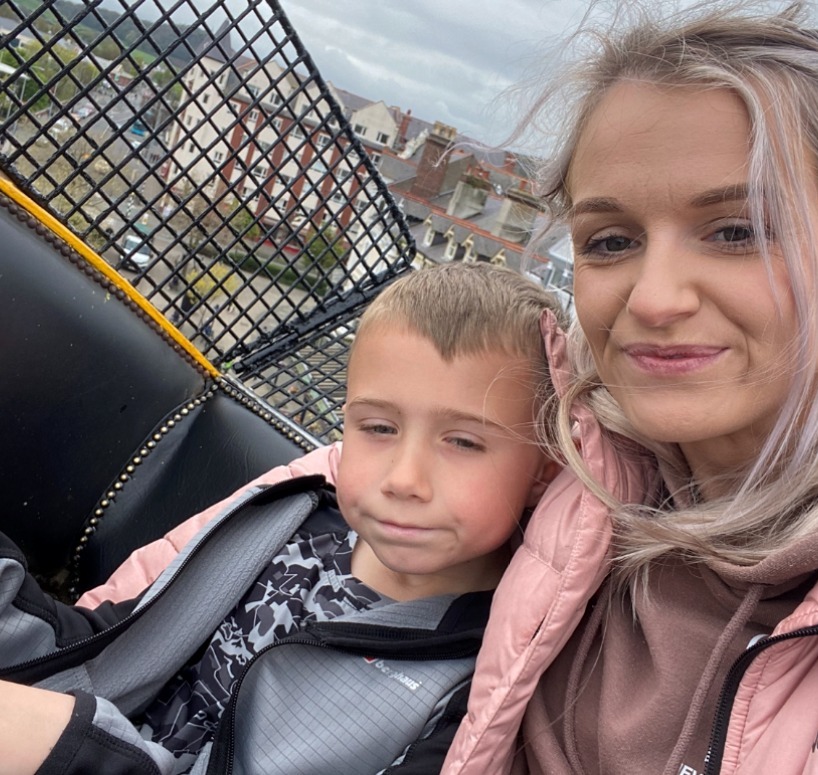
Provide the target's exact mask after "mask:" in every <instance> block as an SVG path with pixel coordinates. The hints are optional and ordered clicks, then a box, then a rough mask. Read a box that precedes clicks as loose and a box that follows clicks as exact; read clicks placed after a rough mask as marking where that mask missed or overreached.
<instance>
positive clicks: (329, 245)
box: [307, 227, 349, 272]
mask: <svg viewBox="0 0 818 775" xmlns="http://www.w3.org/2000/svg"><path fill="white" fill-rule="evenodd" d="M347 253H349V244H348V243H347V241H346V240H345V239H344V238H343V237H341V236H339V235H338V233H337V232H336V231H335V229H332V228H329V227H327V228H322V229H316V228H315V227H313V228H311V229H310V230H309V232H308V233H307V255H308V256H309V257H310V259H311V262H312V263H315V264H318V265H319V266H320V267H321V268H322V269H324V270H325V271H327V272H330V271H332V270H333V269H334V268H335V267H336V266H338V265H339V264H343V263H344V261H345V260H346V256H347Z"/></svg>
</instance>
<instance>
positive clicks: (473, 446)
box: [449, 436, 485, 452]
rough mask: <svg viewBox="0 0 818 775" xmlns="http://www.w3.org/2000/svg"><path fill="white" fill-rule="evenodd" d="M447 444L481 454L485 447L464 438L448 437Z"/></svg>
mask: <svg viewBox="0 0 818 775" xmlns="http://www.w3.org/2000/svg"><path fill="white" fill-rule="evenodd" d="M449 443H450V444H452V445H453V446H455V447H457V448H458V449H465V450H474V451H475V452H482V451H483V450H485V446H484V445H483V444H481V443H480V442H478V441H475V440H474V439H469V438H465V437H463V436H450V437H449Z"/></svg>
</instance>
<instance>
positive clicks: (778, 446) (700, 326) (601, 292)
mask: <svg viewBox="0 0 818 775" xmlns="http://www.w3.org/2000/svg"><path fill="white" fill-rule="evenodd" d="M713 6H714V4H713V3H709V4H705V5H703V6H702V7H701V8H699V9H697V10H694V11H692V12H689V13H688V14H685V18H683V19H680V18H676V19H674V20H671V22H670V23H669V24H666V25H659V24H653V23H649V22H644V21H643V22H640V23H639V24H638V25H637V26H636V27H635V28H633V29H631V30H630V31H628V32H626V33H624V34H621V35H618V34H617V35H611V34H607V35H605V36H602V37H598V38H596V41H597V42H598V48H597V50H596V52H595V53H594V54H593V56H589V54H588V52H587V51H586V52H583V54H584V57H585V60H584V62H583V63H582V64H581V65H580V66H579V67H578V68H577V69H576V70H575V71H574V72H573V76H574V78H573V81H572V85H573V86H574V87H578V90H577V91H576V92H575V95H576V98H575V101H574V103H573V108H574V112H573V113H571V119H570V120H571V127H570V129H569V131H568V132H567V133H565V134H564V142H563V144H562V146H561V148H560V152H559V154H558V156H557V158H556V161H555V163H554V165H553V167H552V168H549V169H547V170H546V173H545V175H544V182H545V188H546V191H547V195H546V199H547V201H548V202H549V203H550V205H551V206H552V207H553V208H554V210H555V211H556V212H557V214H558V215H559V216H560V217H562V218H564V219H566V220H567V222H568V224H569V226H570V229H571V233H572V240H573V246H574V254H575V301H576V313H577V318H578V323H579V328H578V329H577V331H575V332H574V337H573V345H574V347H573V349H572V355H573V361H574V364H575V369H576V372H577V375H578V376H577V377H576V378H575V379H574V381H573V383H572V384H571V386H570V387H569V389H568V390H567V392H566V393H565V394H564V396H563V399H562V403H563V414H562V416H563V428H562V433H563V438H564V440H565V443H564V444H563V446H564V454H565V456H566V458H567V459H568V461H569V463H570V464H571V467H572V468H573V469H574V471H575V473H576V474H578V476H579V479H581V480H582V481H583V482H584V485H585V487H586V488H587V489H586V491H585V493H584V494H583V493H582V490H581V488H580V487H579V486H578V484H577V482H576V480H573V481H572V479H571V475H570V474H568V473H567V472H566V474H565V476H564V483H563V486H562V487H561V488H557V483H558V482H559V481H560V480H559V479H558V480H557V482H555V483H554V485H552V487H551V488H550V489H549V491H548V493H546V495H545V498H544V500H543V502H542V503H541V505H540V507H539V509H538V512H537V513H535V515H534V518H533V520H532V525H531V527H530V528H529V529H528V531H527V534H526V539H525V545H524V547H523V549H522V550H521V551H520V552H518V553H517V555H516V556H515V558H514V560H513V563H512V566H511V568H510V569H509V571H508V572H507V575H506V576H505V577H504V580H503V582H502V583H501V586H500V588H499V589H498V591H497V594H496V597H495V601H494V605H493V609H492V622H491V624H490V629H489V631H488V632H487V635H486V640H485V642H484V647H483V651H482V652H481V657H480V660H479V662H478V676H477V678H476V680H475V684H474V688H473V690H472V695H471V697H470V700H469V708H470V712H469V715H468V719H467V721H466V722H464V724H463V725H462V726H461V728H460V730H459V732H458V735H457V737H456V738H455V742H454V745H453V747H452V749H451V750H450V753H449V757H448V759H447V765H446V767H445V768H444V772H446V773H455V772H457V773H475V774H476V773H500V772H510V771H513V772H515V773H517V772H520V773H522V772H530V773H549V775H561V774H562V773H580V772H581V773H622V772H630V773H659V772H663V773H666V774H667V775H676V774H677V773H689V774H692V773H702V772H722V773H734V772H735V773H773V772H774V773H776V774H777V775H781V774H782V773H784V774H786V773H801V772H818V752H816V751H817V749H818V743H816V735H818V703H816V702H815V696H816V690H818V665H817V664H816V660H818V637H816V635H818V530H816V528H818V502H816V491H817V490H818V454H816V453H817V452H818V449H817V448H818V417H817V416H816V415H817V414H818V403H816V400H815V398H816V387H818V309H817V308H816V299H818V248H816V245H818V240H817V239H816V232H818V177H817V176H816V166H818V34H816V33H814V32H813V31H811V30H810V29H809V28H808V27H807V22H806V14H805V12H806V10H807V9H806V8H805V7H804V5H803V4H801V3H796V4H794V5H793V6H791V7H790V8H788V9H786V10H785V11H784V12H782V13H781V14H780V15H775V16H760V15H754V14H753V13H752V9H748V8H746V7H745V8H744V9H738V10H736V9H732V10H729V11H718V10H715V11H714V10H713ZM613 28H614V29H617V28H618V25H614V26H613ZM561 96H563V97H564V93H563V94H562V95H561ZM548 105H550V103H549V102H548V101H547V100H546V98H545V97H543V98H542V100H541V101H540V102H539V103H538V105H537V111H535V113H534V114H532V116H529V117H528V118H529V120H534V119H536V116H537V112H539V113H540V115H545V113H544V111H545V109H546V107H547V106H548ZM561 108H562V109H563V110H565V103H561ZM548 115H554V114H553V113H550V114H548ZM588 409H590V410H592V411H593V413H594V414H595V416H596V418H597V419H598V420H599V421H600V423H601V424H602V425H603V426H604V428H605V429H606V430H605V431H604V432H603V435H602V437H595V436H594V429H593V424H592V423H591V422H590V418H588V417H587V414H586V413H587V411H588ZM570 413H573V417H574V418H576V419H577V420H578V423H579V424H578V426H577V429H576V433H577V434H578V435H579V436H580V438H581V441H582V445H583V455H582V457H584V458H585V461H584V462H583V460H582V459H581V457H580V455H579V454H578V453H577V452H576V451H575V450H574V444H573V440H572V439H571V434H570V427H569V417H570ZM634 440H635V441H637V442H639V443H640V444H641V445H642V446H643V447H644V448H646V449H648V450H650V451H651V453H652V454H653V456H654V457H655V461H658V470H659V472H660V475H661V476H660V480H659V481H658V482H656V483H651V481H650V477H649V476H646V477H645V479H644V481H645V486H646V491H645V493H644V494H642V496H641V497H640V500H641V501H642V502H643V503H646V504H648V505H641V506H635V505H632V502H633V499H634V495H635V490H634V487H633V481H632V480H622V479H621V478H620V481H619V482H618V484H616V483H615V480H616V479H617V475H618V474H620V473H622V472H621V471H618V470H617V469H616V466H615V465H614V464H612V462H611V458H616V459H617V460H618V461H620V462H622V461H625V460H628V459H630V460H631V461H632V464H631V467H630V469H629V471H630V474H633V472H634V471H635V470H637V468H638V459H637V457H638V456H636V455H634V454H633V450H632V448H630V449H629V448H628V445H629V444H632V442H633V441H634ZM606 451H607V455H608V457H607V458H604V457H601V454H600V453H605V452H606ZM603 474H604V478H603V476H602V475H603ZM623 481H626V483H627V484H628V487H623ZM591 492H592V493H594V494H595V495H596V496H597V500H596V501H594V500H592V499H591V498H590V497H589V494H590V493H591ZM572 494H573V498H574V500H573V502H572V500H571V498H572ZM603 504H605V505H607V506H608V507H609V508H610V514H611V516H612V517H613V520H612V521H613V526H614V532H613V537H612V539H610V540H609V535H608V533H607V532H606V531H607V527H606V526H607V521H606V519H605V515H604V512H605V508H604V505H603ZM561 514H562V515H573V517H574V520H575V521H574V522H571V521H570V520H568V519H567V518H566V516H563V517H562V518H560V515H561ZM606 550H610V554H609V555H608V557H607V558H606V559H605V561H604V563H603V565H602V568H603V570H602V572H601V573H598V572H596V571H597V569H596V568H595V567H594V563H596V562H598V561H600V560H601V559H602V558H603V556H604V554H605V551H606ZM602 575H604V576H605V577H606V578H605V579H604V580H600V578H599V576H602ZM589 598H590V599H591V601H592V604H591V605H589V606H587V607H586V606H585V602H586V601H587V600H588V599H589ZM518 729H519V730H520V733H521V734H520V735H519V736H518V735H517V732H518Z"/></svg>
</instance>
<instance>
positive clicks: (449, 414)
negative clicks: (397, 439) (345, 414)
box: [346, 396, 505, 430]
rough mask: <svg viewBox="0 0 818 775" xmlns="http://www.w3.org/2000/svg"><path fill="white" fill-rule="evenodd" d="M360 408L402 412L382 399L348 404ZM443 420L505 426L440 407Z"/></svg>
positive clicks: (482, 416)
mask: <svg viewBox="0 0 818 775" xmlns="http://www.w3.org/2000/svg"><path fill="white" fill-rule="evenodd" d="M358 406H371V407H374V408H376V409H389V410H391V411H393V412H397V413H399V414H400V412H401V410H400V407H399V406H398V405H397V404H394V403H392V402H391V401H385V400H384V399H382V398H370V397H367V396H356V397H355V398H353V399H351V400H349V401H347V402H346V407H347V409H354V408H355V407H358ZM435 414H437V415H438V416H439V417H440V418H441V419H444V420H453V421H456V422H471V423H475V424H477V425H484V426H486V427H490V428H497V429H500V430H504V429H505V426H504V425H501V424H500V423H497V422H494V421H493V420H489V419H488V417H486V416H485V415H482V414H473V413H472V412H463V411H461V410H460V409H454V408H453V407H448V406H444V407H440V408H439V409H437V410H436V411H435Z"/></svg>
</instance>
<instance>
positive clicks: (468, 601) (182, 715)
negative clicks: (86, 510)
mask: <svg viewBox="0 0 818 775" xmlns="http://www.w3.org/2000/svg"><path fill="white" fill-rule="evenodd" d="M546 309H551V310H553V311H556V312H557V313H558V314H559V310H558V308H557V305H556V302H555V301H554V300H553V298H552V297H551V296H550V295H549V294H548V293H546V292H545V291H543V290H542V289H541V288H539V287H538V286H537V285H535V284H534V283H531V282H529V281H528V280H526V279H525V278H523V277H522V276H520V275H518V274H517V273H515V272H512V271H510V270H505V269H502V268H498V267H493V266H489V265H486V264H479V265H464V264H448V265H445V266H440V267H436V268H434V269H425V270H422V271H420V272H415V273H412V274H411V275H409V276H406V277H404V278H401V279H400V280H398V281H396V282H395V283H393V284H392V285H391V286H390V287H389V288H387V289H386V290H385V291H384V292H382V293H381V294H380V295H379V296H378V298H377V299H376V300H375V301H374V302H373V303H372V304H371V305H370V307H369V308H368V310H367V311H366V312H365V314H364V315H363V317H362V319H361V321H360V324H359V327H358V332H357V336H356V339H355V342H354V345H353V347H352V351H351V354H350V360H349V365H348V383H347V399H346V404H345V417H344V440H343V445H342V447H341V453H340V462H339V464H338V467H337V471H335V470H333V469H331V477H330V478H331V479H334V480H335V484H336V486H337V501H336V496H335V493H334V492H333V491H332V488H331V487H330V488H328V487H326V486H325V485H324V484H323V480H321V479H319V478H317V477H314V476H313V477H300V478H295V479H290V480H285V481H280V482H279V484H277V485H275V486H272V487H264V488H259V487H257V486H249V487H248V488H245V489H243V490H242V491H240V493H239V494H237V495H236V496H234V497H233V498H231V499H228V502H227V506H226V508H223V509H220V513H218V514H216V515H213V514H209V515H208V517H211V516H212V517H213V518H212V519H208V521H207V523H206V525H205V526H204V527H203V528H202V530H201V531H199V533H197V535H196V536H195V537H194V538H193V539H191V540H190V541H189V542H188V543H187V544H186V546H185V547H184V549H183V551H182V552H181V553H180V554H179V556H177V557H176V558H175V559H174V560H173V563H172V564H171V565H170V566H169V567H168V568H167V569H165V571H164V572H163V573H162V574H161V576H160V577H159V578H158V580H157V581H156V582H155V583H153V584H152V585H151V586H150V587H149V588H148V589H147V590H146V591H145V592H144V593H143V594H141V595H140V596H139V597H138V598H137V599H136V600H135V601H132V602H124V603H120V604H118V605H111V604H106V605H103V606H99V607H98V608H97V609H96V610H95V611H93V612H92V611H84V610H83V609H79V608H75V609H69V608H64V607H61V606H58V605H56V604H54V603H53V602H52V601H50V600H49V599H47V598H44V597H43V596H41V595H39V594H38V591H37V590H35V589H34V587H33V582H31V580H30V579H23V574H22V572H21V569H20V568H19V565H20V563H19V556H18V555H16V554H15V551H14V548H13V547H9V546H7V543H6V544H0V558H7V559H5V560H3V559H0V573H4V572H5V571H4V570H3V569H4V568H7V570H8V568H10V572H11V576H10V577H9V578H13V579H16V581H15V582H14V583H10V584H7V585H6V591H5V597H0V606H2V607H0V666H5V669H4V670H2V671H0V675H3V676H6V677H8V678H11V679H12V680H14V681H16V682H19V683H24V684H31V683H35V682H36V683H38V685H39V686H41V687H43V688H46V689H50V690H55V691H57V692H67V691H74V692H75V693H76V701H74V700H73V699H72V698H70V697H66V696H65V695H63V694H56V693H55V691H50V692H39V691H37V690H33V689H31V688H29V687H25V686H13V685H11V684H0V750H3V751H4V754H5V752H6V751H9V752H10V753H9V756H11V757H14V756H17V757H18V758H17V759H16V760H14V761H16V765H15V764H12V765H10V766H11V769H10V770H7V771H9V772H20V773H24V772H34V771H35V770H36V771H37V773H38V775H50V774H51V773H61V774H62V775H73V774H74V773H80V772H87V771H99V772H111V773H114V772H115V773H123V774H124V773H130V772H134V773H136V772H139V773H142V772H156V773H181V772H195V773H200V772H202V773H203V772H208V773H211V772H213V773H215V772H218V773H221V772H233V771H236V772H248V773H264V774H265V775H268V774H269V773H281V774H282V775H292V774H293V773H316V775H317V774H318V773H328V772H332V773H336V774H343V773H349V775H353V773H354V775H362V774H363V773H377V772H386V771H388V772H393V773H403V774H404V775H410V774H411V773H418V774H420V773H423V775H428V773H433V772H437V771H438V770H439V767H440V765H441V764H442V761H443V757H444V756H445V751H446V748H447V746H448V743H449V741H450V740H451V737H452V735H453V734H454V730H455V728H456V726H457V723H458V722H459V720H460V718H461V717H462V714H463V711H464V709H465V698H466V694H467V691H468V684H469V680H470V675H471V672H472V669H473V664H474V655H475V653H476V650H477V647H478V645H479V641H480V637H481V634H482V629H483V627H484V625H485V621H486V619H487V617H488V605H489V602H490V598H491V590H493V589H494V587H495V586H496V584H497V582H498V581H499V579H500V576H501V574H502V572H503V569H504V567H505V565H506V562H507V560H508V557H509V539H510V538H511V537H512V535H513V534H514V533H515V531H520V530H521V529H522V526H521V520H522V518H523V515H524V512H525V511H526V509H527V508H529V507H531V506H533V505H534V504H535V503H536V501H537V500H538V498H539V496H540V495H541V493H542V491H543V490H544V488H545V486H546V485H547V483H548V482H549V481H550V479H551V478H552V477H553V476H554V474H555V473H556V468H557V467H556V465H555V464H554V463H553V462H552V461H549V460H548V459H547V458H546V457H545V456H544V454H543V453H542V451H541V449H540V447H539V446H538V444H537V427H538V422H537V420H538V413H539V411H540V409H541V408H542V401H543V398H544V393H545V392H546V391H545V390H544V388H546V386H547V385H548V379H547V364H546V359H545V353H544V351H543V344H542V338H541V336H540V333H539V321H540V317H541V315H542V313H543V311H544V310H546ZM326 454H328V455H331V454H337V450H328V451H327V453H326ZM273 478H274V479H275V478H277V479H282V478H283V476H281V475H277V476H274V477H273ZM194 522H196V520H195V518H194ZM197 524H198V523H197ZM270 557H272V558H273V559H272V560H270ZM15 566H16V567H15ZM4 578H5V577H4ZM0 586H2V585H0ZM35 638H36V639H37V640H38V643H37V645H36V646H32V643H33V642H34V639H35ZM23 649H25V651H23ZM32 657H35V658H36V659H35V660H34V661H31V659H32ZM20 662H23V664H22V665H20V664H15V663H20ZM4 696H5V697H6V700H5V705H4V701H3V697H4ZM102 697H105V698H106V699H104V700H103V699H101V698H102ZM12 703H13V704H12ZM29 711H30V713H31V714H32V715H36V725H32V724H31V717H32V716H31V715H29ZM69 717H70V719H69ZM15 725H17V726H15ZM4 734H5V735H6V738H5V739H4V737H3V735H4ZM52 745H53V750H51V752H50V753H49V752H48V749H49V748H50V747H51V746H52ZM15 766H16V767H17V768H16V769H15V768H14V767H15ZM38 767H39V769H37V768H38Z"/></svg>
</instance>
